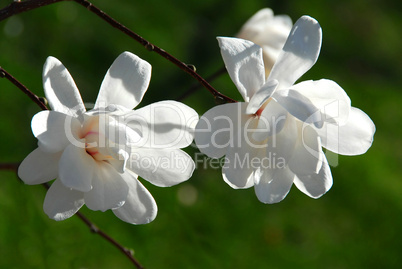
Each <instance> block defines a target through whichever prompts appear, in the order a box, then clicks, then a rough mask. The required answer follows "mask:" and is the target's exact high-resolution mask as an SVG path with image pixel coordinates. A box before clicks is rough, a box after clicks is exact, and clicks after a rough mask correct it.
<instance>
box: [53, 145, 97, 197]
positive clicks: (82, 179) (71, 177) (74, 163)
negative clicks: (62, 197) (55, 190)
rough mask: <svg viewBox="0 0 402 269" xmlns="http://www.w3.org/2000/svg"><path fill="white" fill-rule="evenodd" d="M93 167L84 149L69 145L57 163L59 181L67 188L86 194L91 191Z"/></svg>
mask: <svg viewBox="0 0 402 269" xmlns="http://www.w3.org/2000/svg"><path fill="white" fill-rule="evenodd" d="M95 166H96V162H95V160H94V159H93V158H92V157H91V156H90V155H89V154H88V153H87V152H86V151H85V148H79V147H76V146H75V145H72V144H71V145H69V146H67V148H66V149H65V150H64V152H63V154H62V155H61V158H60V161H59V178H60V181H61V182H62V183H63V185H64V186H66V187H67V188H72V189H75V190H77V191H82V192H88V191H90V190H91V189H92V178H93V177H94V170H95Z"/></svg>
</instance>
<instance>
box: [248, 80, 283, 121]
mask: <svg viewBox="0 0 402 269" xmlns="http://www.w3.org/2000/svg"><path fill="white" fill-rule="evenodd" d="M277 86H278V81H277V80H268V81H267V82H266V83H265V84H264V85H263V86H262V87H261V89H259V90H258V91H257V92H256V93H255V94H254V95H253V96H252V97H251V99H250V102H249V103H248V106H247V109H246V114H254V113H256V112H257V111H258V110H259V109H260V108H261V106H262V105H263V104H264V103H265V101H267V100H268V98H269V97H271V94H272V93H273V92H274V91H275V89H276V87H277Z"/></svg>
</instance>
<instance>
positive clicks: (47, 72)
mask: <svg viewBox="0 0 402 269" xmlns="http://www.w3.org/2000/svg"><path fill="white" fill-rule="evenodd" d="M43 88H44V90H45V95H46V98H47V100H48V102H49V105H50V107H51V108H52V110H55V111H58V112H61V113H64V114H67V115H70V116H74V117H77V116H79V115H81V114H82V113H84V112H85V106H84V103H83V102H82V98H81V95H80V92H79V91H78V88H77V86H76V85H75V82H74V80H73V78H72V77H71V75H70V73H69V72H68V70H67V69H66V68H65V67H64V65H63V64H62V63H61V62H60V61H59V60H58V59H56V58H54V57H51V56H50V57H48V58H47V59H46V62H45V65H44V67H43Z"/></svg>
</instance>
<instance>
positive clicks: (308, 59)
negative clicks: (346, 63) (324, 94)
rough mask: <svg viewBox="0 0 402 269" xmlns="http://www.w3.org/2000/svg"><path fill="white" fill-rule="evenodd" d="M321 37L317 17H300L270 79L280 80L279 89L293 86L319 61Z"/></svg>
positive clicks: (273, 68)
mask: <svg viewBox="0 0 402 269" xmlns="http://www.w3.org/2000/svg"><path fill="white" fill-rule="evenodd" d="M321 39H322V32H321V27H320V25H319V24H318V22H317V21H316V20H315V19H313V18H311V17H309V16H302V17H301V18H300V19H298V20H297V21H296V23H295V24H294V26H293V28H292V30H291V31H290V34H289V37H288V39H287V40H286V43H285V45H284V47H283V49H282V51H281V52H280V53H279V56H278V59H277V61H276V62H275V64H274V66H273V67H272V70H271V73H270V75H269V78H268V79H276V80H278V81H279V87H278V88H279V89H282V88H288V87H290V86H292V85H293V84H294V83H295V82H296V80H297V79H299V78H300V77H301V76H302V75H303V74H304V73H306V72H307V70H309V69H310V68H311V67H312V66H313V65H314V63H315V62H316V61H317V58H318V55H319V53H320V49H321Z"/></svg>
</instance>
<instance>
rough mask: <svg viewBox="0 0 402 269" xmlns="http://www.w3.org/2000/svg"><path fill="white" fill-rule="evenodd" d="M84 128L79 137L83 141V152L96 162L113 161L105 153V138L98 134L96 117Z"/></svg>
mask: <svg viewBox="0 0 402 269" xmlns="http://www.w3.org/2000/svg"><path fill="white" fill-rule="evenodd" d="M85 127H86V128H84V132H83V133H84V134H83V135H82V136H81V137H82V138H84V139H85V151H86V152H87V153H88V154H89V155H91V156H92V158H94V159H95V160H97V161H105V160H110V159H113V157H112V156H110V155H108V154H107V153H105V152H107V149H106V138H105V137H104V136H103V135H102V134H100V133H99V122H98V120H97V117H96V118H95V119H92V120H90V121H89V122H88V124H86V126H85ZM101 138H102V139H101Z"/></svg>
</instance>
